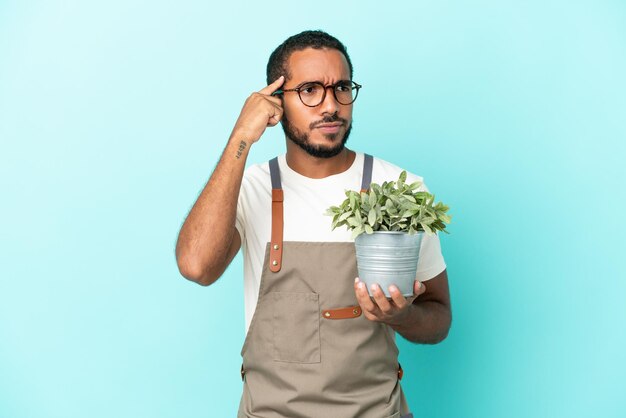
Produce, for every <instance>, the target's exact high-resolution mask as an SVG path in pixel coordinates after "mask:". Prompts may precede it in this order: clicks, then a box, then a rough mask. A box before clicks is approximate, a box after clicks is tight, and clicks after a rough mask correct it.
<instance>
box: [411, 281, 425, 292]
mask: <svg viewBox="0 0 626 418" xmlns="http://www.w3.org/2000/svg"><path fill="white" fill-rule="evenodd" d="M425 291H426V285H425V284H424V283H422V282H420V281H419V280H415V283H414V285H413V293H414V294H415V296H419V295H421V294H423V293H424V292H425Z"/></svg>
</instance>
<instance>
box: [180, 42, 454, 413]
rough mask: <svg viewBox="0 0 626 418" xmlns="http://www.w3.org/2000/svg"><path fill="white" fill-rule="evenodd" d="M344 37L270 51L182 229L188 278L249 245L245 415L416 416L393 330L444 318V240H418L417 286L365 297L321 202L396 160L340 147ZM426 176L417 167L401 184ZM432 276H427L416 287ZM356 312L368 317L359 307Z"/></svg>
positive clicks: (346, 74)
mask: <svg viewBox="0 0 626 418" xmlns="http://www.w3.org/2000/svg"><path fill="white" fill-rule="evenodd" d="M352 74H353V69H352V63H351V61H350V58H349V56H348V53H347V51H346V48H345V47H344V45H343V44H342V43H341V42H339V41H338V40H337V39H336V38H334V37H332V36H330V35H328V34H327V33H324V32H321V31H305V32H302V33H300V34H298V35H294V36H292V37H290V38H289V39H287V40H286V41H285V42H283V44H282V45H280V46H279V47H278V48H277V49H276V50H275V51H274V52H273V53H272V55H271V56H270V59H269V62H268V66H267V79H268V86H266V87H264V88H263V89H261V90H260V91H258V92H256V93H252V95H251V96H250V97H249V98H248V99H247V100H246V102H245V104H244V106H243V109H242V110H241V113H240V115H239V118H238V119H237V122H236V123H235V126H234V128H233V131H232V134H231V136H230V138H229V140H228V142H227V145H226V148H225V150H224V152H223V155H222V157H221V159H220V161H219V163H218V164H217V166H216V168H215V171H214V172H213V174H212V176H211V178H210V179H209V181H208V183H207V185H206V187H205V188H204V190H203V191H202V193H201V194H200V197H199V198H198V200H197V202H196V203H195V205H194V206H193V208H192V210H191V211H190V213H189V215H188V217H187V219H186V221H185V223H184V224H183V227H182V228H181V231H180V235H179V238H178V243H177V246H176V257H177V262H178V266H179V269H180V271H181V274H182V275H183V276H185V277H186V278H188V279H190V280H193V281H195V282H198V283H200V284H202V285H210V284H211V283H213V282H215V281H216V280H217V279H218V278H219V277H220V275H221V274H222V273H223V272H224V270H225V269H226V267H227V266H228V265H229V263H230V262H231V261H232V259H233V257H234V256H235V254H236V253H237V251H239V248H240V247H242V248H243V250H244V276H245V277H244V288H245V304H246V329H247V336H246V341H245V343H244V347H243V349H242V356H243V366H242V378H243V379H244V390H243V396H242V399H241V403H240V407H239V414H238V417H309V418H311V417H359V418H368V417H376V418H382V417H394V418H397V417H401V416H402V417H409V416H411V414H410V413H409V410H408V405H407V403H406V400H405V397H404V394H403V392H402V389H401V387H400V384H399V380H400V378H401V377H402V370H401V368H399V364H398V362H397V354H398V352H397V347H396V345H395V333H394V331H395V332H398V333H399V334H400V335H402V336H403V337H405V338H406V339H408V340H410V341H413V342H417V343H426V344H432V343H437V342H439V341H441V340H443V339H444V338H445V337H446V336H447V333H448V329H449V327H450V321H451V314H450V300H449V292H448V280H447V275H446V270H445V264H444V261H443V257H442V256H441V251H440V246H439V240H438V238H437V236H436V235H434V236H426V237H424V240H423V243H422V247H421V250H420V261H419V264H418V273H417V280H416V281H415V286H414V293H415V294H414V295H413V297H410V298H405V297H404V296H402V295H401V294H400V292H399V291H398V289H397V288H396V287H395V286H391V287H390V288H389V292H390V294H391V298H390V299H387V298H386V297H385V295H384V294H383V292H382V289H380V287H379V286H376V285H375V286H373V287H372V292H373V296H372V297H370V296H369V294H368V292H367V289H365V286H364V284H363V283H362V282H360V281H359V280H358V279H356V280H355V278H356V275H357V273H356V259H355V255H354V245H353V242H352V240H351V237H350V233H349V232H348V231H340V230H335V231H331V227H330V224H331V220H330V217H328V216H324V212H325V210H326V208H328V207H329V206H331V205H336V204H338V203H339V202H341V201H342V200H343V199H344V198H345V195H344V191H345V190H346V189H354V190H356V189H357V188H359V187H361V186H362V184H363V186H364V187H365V188H367V187H368V184H365V183H366V182H367V181H366V180H363V179H366V178H367V177H368V173H371V178H372V181H375V182H377V183H381V182H382V181H385V180H395V179H397V178H398V175H399V173H400V171H401V169H400V168H398V167H396V166H394V165H392V164H390V163H387V162H385V161H382V160H380V159H373V160H372V159H371V157H366V156H364V155H363V154H361V153H355V152H354V151H352V150H349V149H348V148H346V147H345V143H346V141H347V140H348V136H349V134H350V131H351V129H352V109H353V106H354V100H356V97H357V94H358V90H359V88H360V87H361V86H360V85H358V84H357V83H355V82H353V81H352ZM279 122H281V125H282V127H283V130H284V132H285V136H286V142H287V153H286V154H285V155H282V156H280V157H277V158H276V159H273V160H272V161H270V163H265V164H259V165H254V166H252V167H250V168H248V169H247V170H246V171H245V174H244V165H245V161H246V158H247V156H248V153H249V151H250V147H251V146H252V145H253V144H254V143H255V142H256V141H258V140H259V139H260V138H261V136H262V135H263V133H264V131H265V129H266V128H267V127H271V126H275V125H276V124H278V123H279ZM416 180H420V178H419V177H417V176H414V175H409V179H408V180H407V181H416ZM424 281H427V284H423V283H421V282H424ZM361 313H362V314H361Z"/></svg>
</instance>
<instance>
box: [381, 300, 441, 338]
mask: <svg viewBox="0 0 626 418" xmlns="http://www.w3.org/2000/svg"><path fill="white" fill-rule="evenodd" d="M451 320H452V315H451V313H450V308H449V307H448V306H446V305H444V304H442V303H440V302H437V301H433V300H426V301H420V302H418V301H417V300H416V302H415V303H414V304H412V305H411V306H410V307H409V311H408V314H407V317H406V319H405V320H404V321H403V322H402V323H401V324H399V325H393V326H392V328H393V329H394V330H395V331H396V332H398V333H399V334H400V335H402V336H403V337H404V338H406V339H407V340H409V341H411V342H414V343H420V344H437V343H439V342H441V341H443V340H444V339H445V338H446V336H447V335H448V331H449V329H450V323H451Z"/></svg>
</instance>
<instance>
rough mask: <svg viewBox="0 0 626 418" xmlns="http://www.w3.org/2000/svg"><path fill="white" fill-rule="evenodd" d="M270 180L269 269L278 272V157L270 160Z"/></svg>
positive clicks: (280, 225) (280, 250)
mask: <svg viewBox="0 0 626 418" xmlns="http://www.w3.org/2000/svg"><path fill="white" fill-rule="evenodd" d="M270 178H271V180H272V240H271V242H270V258H269V263H270V271H271V272H273V273H278V272H279V271H280V267H281V266H282V261H283V189H282V186H281V184H280V170H279V168H278V157H275V158H272V159H271V160H270Z"/></svg>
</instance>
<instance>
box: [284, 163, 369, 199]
mask: <svg viewBox="0 0 626 418" xmlns="http://www.w3.org/2000/svg"><path fill="white" fill-rule="evenodd" d="M373 166H374V157H372V156H371V155H369V154H365V158H364V159H363V180H362V181H361V192H367V191H368V190H369V188H370V184H371V183H372V167H373ZM279 181H280V180H279Z"/></svg>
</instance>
